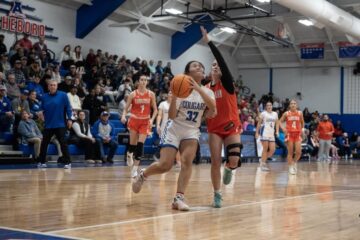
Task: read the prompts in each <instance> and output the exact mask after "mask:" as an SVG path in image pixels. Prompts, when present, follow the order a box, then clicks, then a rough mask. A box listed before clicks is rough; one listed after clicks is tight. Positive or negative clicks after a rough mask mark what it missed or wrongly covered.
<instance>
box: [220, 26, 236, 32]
mask: <svg viewBox="0 0 360 240" xmlns="http://www.w3.org/2000/svg"><path fill="white" fill-rule="evenodd" d="M220 29H221V30H222V31H224V32H227V33H236V30H235V29H233V28H229V27H222V28H220Z"/></svg>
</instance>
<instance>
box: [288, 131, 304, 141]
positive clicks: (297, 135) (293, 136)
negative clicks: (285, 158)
mask: <svg viewBox="0 0 360 240" xmlns="http://www.w3.org/2000/svg"><path fill="white" fill-rule="evenodd" d="M301 141H302V138H301V132H288V133H287V134H286V138H285V142H293V143H295V142H301Z"/></svg>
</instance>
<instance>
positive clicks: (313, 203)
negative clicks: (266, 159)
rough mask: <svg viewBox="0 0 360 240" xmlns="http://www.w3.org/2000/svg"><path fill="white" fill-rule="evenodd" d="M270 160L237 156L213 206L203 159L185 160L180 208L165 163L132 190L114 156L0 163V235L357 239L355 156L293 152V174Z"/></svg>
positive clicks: (358, 173)
mask: <svg viewBox="0 0 360 240" xmlns="http://www.w3.org/2000/svg"><path fill="white" fill-rule="evenodd" d="M270 167H271V172H270V173H263V172H260V171H259V169H258V168H257V164H255V163H248V164H243V167H242V168H241V169H239V170H238V171H237V172H236V174H235V176H234V179H233V181H232V183H231V184H230V185H228V186H223V187H222V192H223V198H224V206H223V208H221V209H214V208H212V207H211V203H212V195H213V193H212V185H211V181H210V165H209V164H201V165H198V166H194V169H193V175H192V179H191V182H190V184H189V189H188V192H187V193H186V197H187V202H188V204H189V205H190V206H191V211H190V212H178V211H174V210H171V208H170V203H171V200H172V198H173V195H174V192H175V191H176V179H177V176H178V174H179V170H178V169H175V168H174V169H172V170H171V172H169V173H167V174H164V175H161V176H155V177H152V178H150V179H149V180H148V181H146V182H145V184H144V186H143V189H142V191H141V192H140V193H139V194H134V193H132V191H131V179H130V178H129V173H130V171H129V169H128V168H127V167H124V166H108V167H79V168H72V169H71V170H70V171H68V170H64V169H61V168H49V169H46V170H38V169H25V170H24V169H23V170H0V192H1V195H0V228H1V227H3V228H2V230H1V231H0V239H4V238H5V237H4V236H5V235H1V233H2V231H6V230H12V231H15V232H20V233H21V232H24V233H34V232H35V233H34V234H36V232H37V233H42V234H47V235H46V236H45V235H37V236H38V237H34V238H31V239H64V238H65V239H68V238H76V239H79V238H80V239H166V240H171V239H260V240H261V239H277V240H279V239H286V240H288V239H290V240H293V239H295V240H296V239H307V240H308V239H311V240H314V239H321V240H324V239H326V240H333V239H354V240H355V239H360V216H359V214H360V162H359V161H354V162H345V161H342V162H340V163H339V164H331V165H329V164H327V163H316V162H315V163H307V162H301V163H299V172H298V174H297V176H289V175H288V173H287V165H286V163H284V162H276V163H271V164H270ZM34 236H35V235H34ZM39 236H43V238H40V237H39ZM56 236H60V237H62V238H56ZM51 237H54V238H51ZM24 238H25V237H24Z"/></svg>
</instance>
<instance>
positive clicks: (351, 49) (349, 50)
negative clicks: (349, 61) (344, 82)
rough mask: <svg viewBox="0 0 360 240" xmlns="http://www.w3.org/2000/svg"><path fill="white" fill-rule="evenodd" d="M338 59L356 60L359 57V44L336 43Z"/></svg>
mask: <svg viewBox="0 0 360 240" xmlns="http://www.w3.org/2000/svg"><path fill="white" fill-rule="evenodd" d="M338 45H339V57H340V58H357V57H360V43H359V44H354V43H350V42H338Z"/></svg>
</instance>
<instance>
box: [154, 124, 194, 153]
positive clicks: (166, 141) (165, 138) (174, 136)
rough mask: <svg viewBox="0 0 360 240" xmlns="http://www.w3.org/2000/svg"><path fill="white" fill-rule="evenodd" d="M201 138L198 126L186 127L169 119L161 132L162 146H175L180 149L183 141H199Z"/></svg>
mask: <svg viewBox="0 0 360 240" xmlns="http://www.w3.org/2000/svg"><path fill="white" fill-rule="evenodd" d="M199 138H200V130H199V129H198V128H196V129H193V128H190V129H189V128H185V127H183V126H180V125H178V124H176V123H174V122H173V121H171V120H169V121H168V122H167V123H166V126H165V129H164V131H163V132H162V134H161V139H160V147H173V148H175V149H179V146H180V144H181V141H183V140H196V141H199Z"/></svg>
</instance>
